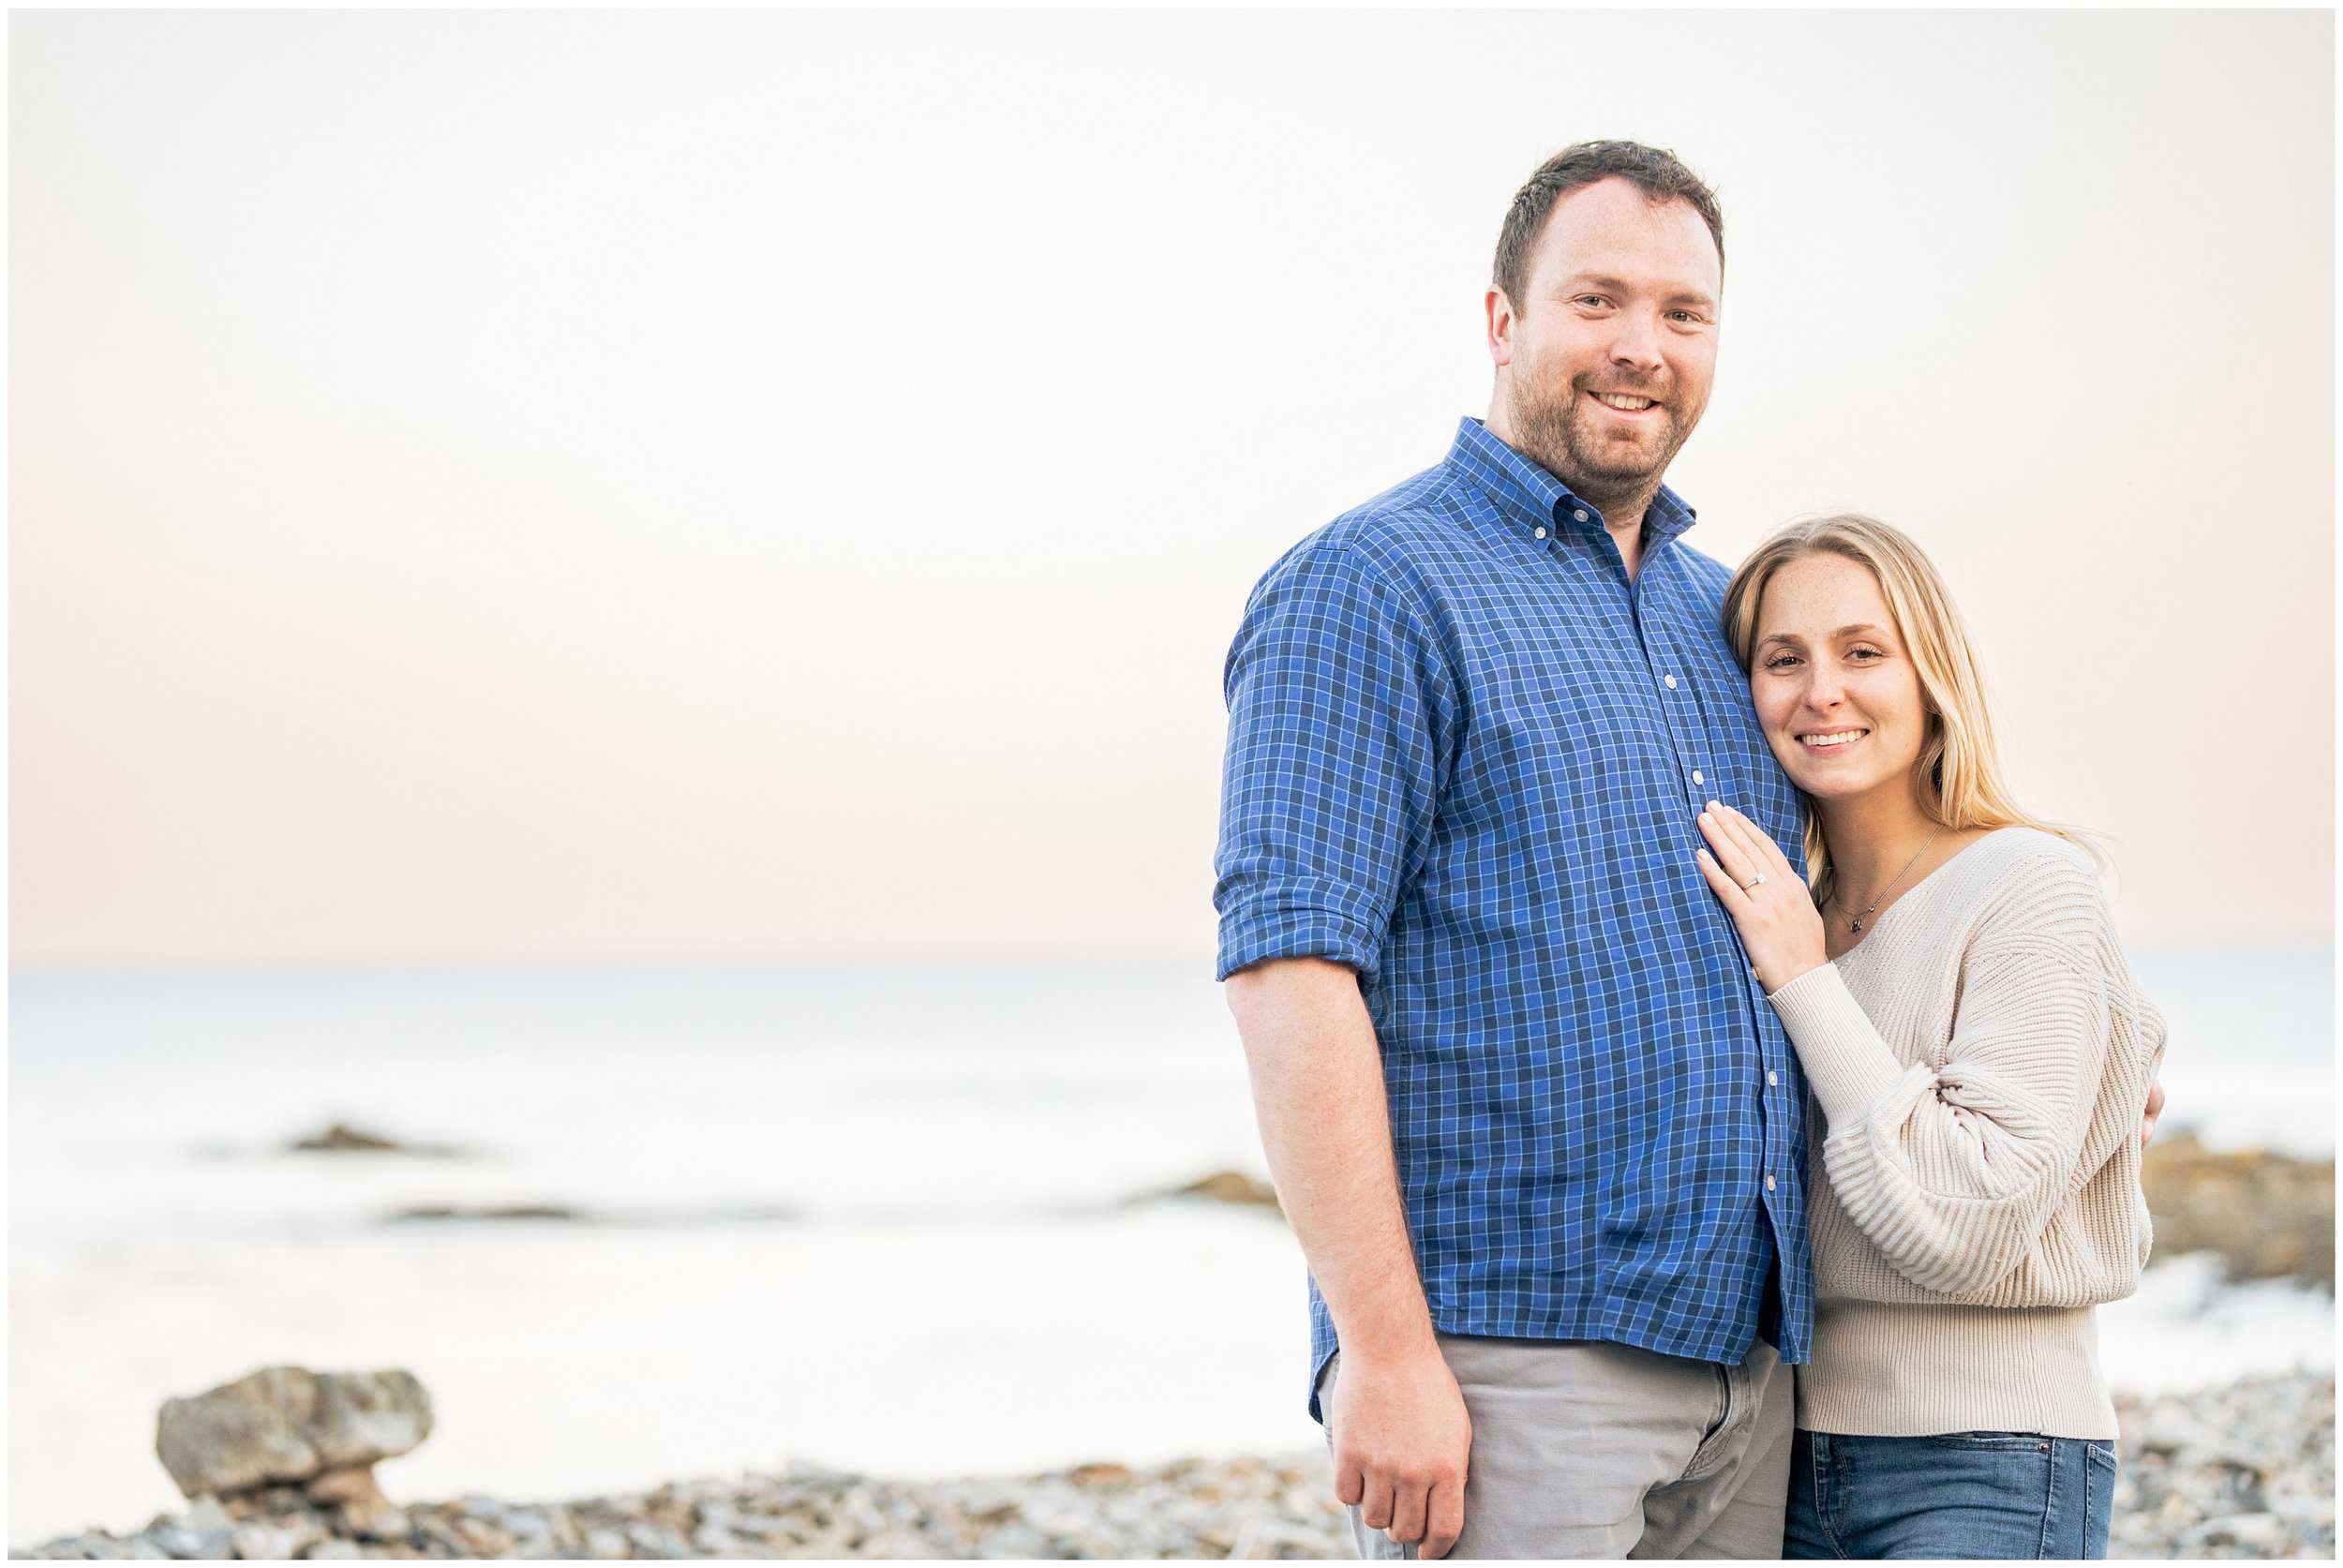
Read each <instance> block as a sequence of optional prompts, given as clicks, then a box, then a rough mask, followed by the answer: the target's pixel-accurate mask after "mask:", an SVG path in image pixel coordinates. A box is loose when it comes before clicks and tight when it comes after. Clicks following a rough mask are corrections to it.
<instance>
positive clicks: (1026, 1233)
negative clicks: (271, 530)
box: [7, 949, 2335, 1544]
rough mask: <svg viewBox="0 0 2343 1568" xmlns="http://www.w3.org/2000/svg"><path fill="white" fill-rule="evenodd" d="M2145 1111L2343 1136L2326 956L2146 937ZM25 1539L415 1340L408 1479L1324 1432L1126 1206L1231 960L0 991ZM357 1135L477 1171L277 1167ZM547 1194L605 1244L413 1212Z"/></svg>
mask: <svg viewBox="0 0 2343 1568" xmlns="http://www.w3.org/2000/svg"><path fill="white" fill-rule="evenodd" d="M2136 963H2137V966H2138V969H2139V972H2140V976H2141V979H2142V985H2143V986H2144V987H2145V988H2146V989H2147V990H2148V991H2149V993H2150V994H2151V995H2153V996H2155V997H2156V1000H2157V1001H2158V1003H2159V1004H2160V1005H2161V1006H2163V1008H2164V1009H2165V1011H2166V1012H2167V1014H2168V1015H2169V1016H2170V1017H2171V1023H2172V1046H2171V1055H2170V1058H2169V1063H2168V1066H2167V1068H2166V1071H2165V1083H2166V1085H2167V1089H2168V1092H2169V1094H2170V1096H2171V1110H2170V1111H2169V1113H2168V1116H2169V1118H2170V1120H2169V1121H2168V1126H2178V1125H2182V1124H2187V1125H2193V1126H2195V1127H2197V1128H2198V1129H2199V1130H2200V1131H2201V1133H2202V1134H2203V1135H2204V1136H2205V1137H2206V1138H2207V1139H2208V1141H2210V1142H2218V1143H2224V1144H2231V1145H2248V1144H2257V1143H2259V1144H2266V1145H2272V1146H2277V1147H2283V1148H2287V1149H2290V1150H2294V1151H2298V1152H2305V1153H2323V1152H2328V1151H2331V1150H2332V1148H2333V1143H2334V1127H2335V1121H2334V1068H2333V1015H2334V988H2333V969H2332V963H2331V958H2330V955H2329V954H2328V953H2327V952H2326V951H2325V950H2323V949H2321V950H2318V951H2295V952H2247V953H2218V952H2199V953H2171V954H2156V953H2143V954H2141V955H2138V956H2137V959H2136ZM9 1019H10V1063H9V1089H10V1094H9V1111H8V1116H9V1175H10V1178H11V1179H10V1184H9V1265H10V1268H9V1307H10V1323H11V1333H10V1336H9V1347H8V1354H9V1400H8V1405H9V1411H8V1421H9V1458H8V1474H7V1480H8V1501H9V1506H8V1513H7V1530H8V1540H9V1542H10V1543H11V1544H22V1543H25V1542H29V1541H32V1540H35V1539H38V1538H42V1537H45V1536H47V1535H50V1534H53V1533H58V1532H62V1531H68V1530H75V1529H81V1528H85V1527H88V1526H91V1525H100V1524H102V1525H106V1526H109V1527H112V1528H117V1529H120V1528H128V1527H132V1526H136V1525H138V1524H142V1523H143V1522H144V1521H145V1519H146V1518H147V1517H148V1516H149V1515H151V1514H152V1513H154V1512H156V1511H158V1510H162V1509H167V1508H171V1507H173V1506H176V1505H177V1502H178V1496H177V1493H176V1490H175V1488H173V1487H172V1485H171V1483H170V1481H169V1479H168V1477H167V1476H166V1475H165V1474H164V1472H163V1471H162V1469H161V1467H160V1465H159V1464H158V1463H157V1461H156V1459H155V1456H154V1449H153V1443H154V1420H155V1413H156V1411H157V1408H158V1406H159V1405H160V1403H161V1401H162V1399H163V1398H164V1397H165V1396H169V1395H172V1394H187V1393H192V1392H195V1391H198V1390H201V1389H202V1388H205V1387H209V1386H212V1385H214V1384H216V1383H218V1382H222V1381H229V1380H231V1379H233V1378H236V1377H239V1376H241V1375H243V1374H244V1373H246V1372H247V1371H250V1370H252V1369H254V1368H255V1367H258V1366H267V1365H272V1364H276V1363H283V1362H292V1363H299V1364H302V1365H306V1366H314V1367H359V1366H405V1367H408V1368H410V1370H412V1371H414V1372H415V1373H416V1374H417V1375H418V1376H419V1377H421V1378H422V1379H423V1381H424V1382H425V1385H426V1386H427V1387H428V1388H430V1390H431V1391H432V1394H433V1397H434V1401H435V1407H436V1410H437V1414H438V1426H437V1429H436V1430H435V1432H434V1433H433V1435H432V1437H431V1438H430V1439H429V1440H428V1441H426V1442H425V1443H424V1444H423V1446H422V1447H421V1448H419V1449H418V1450H417V1451H416V1452H415V1453H414V1454H413V1455H410V1456H405V1457H402V1458H399V1459H395V1460H392V1461H389V1462H387V1463H386V1464H385V1465H384V1466H383V1467H382V1469H381V1474H382V1478H383V1481H384V1485H385V1486H386V1487H387V1488H388V1489H389V1490H390V1491H391V1492H392V1494H393V1495H394V1496H395V1497H397V1496H402V1495H403V1496H413V1497H422V1496H435V1495H443V1494H454V1493H456V1492H460V1491H464V1490H483V1491H489V1492H494V1493H498V1494H500V1495H504V1496H509V1497H515V1498H528V1497H537V1498H554V1497H565V1496H576V1495H582V1494H585V1493H588V1492H590V1491H594V1490H606V1489H613V1488H619V1487H641V1486H652V1485H655V1484H657V1483H658V1482H660V1481H663V1480H666V1479H670V1478H673V1477H676V1476H680V1475H687V1474H725V1473H731V1472H734V1471H739V1470H743V1469H752V1468H754V1469H762V1468H767V1467H772V1466H778V1465H780V1464H782V1463H784V1462H786V1460H787V1459H789V1458H790V1457H792V1456H796V1457H802V1458H807V1459H812V1460H815V1461H818V1462H823V1463H828V1464H833V1465H843V1466H849V1467H858V1468H864V1469H868V1470H873V1471H884V1472H888V1473H897V1474H920V1473H931V1474H940V1473H949V1472H977V1471H1007V1470H1019V1469H1026V1468H1034V1467H1038V1466H1043V1465H1052V1464H1061V1463H1070V1462H1078V1461H1081V1460H1084V1459H1092V1458H1112V1459H1122V1460H1127V1461H1135V1462H1145V1461H1150V1460H1157V1459H1165V1458H1170V1457H1173V1456H1178V1455H1182V1454H1191V1453H1201V1454H1214V1453H1237V1452H1248V1451H1251V1452H1258V1451H1262V1450H1276V1449H1288V1448H1293V1447H1297V1446H1304V1445H1306V1444H1308V1443H1311V1442H1313V1441H1316V1428H1315V1427H1314V1426H1311V1425H1310V1424H1309V1423H1308V1421H1307V1418H1306V1415H1305V1414H1304V1412H1303V1406H1302V1378H1303V1376H1304V1369H1303V1357H1304V1347H1305V1343H1306V1330H1305V1325H1304V1322H1303V1319H1302V1300H1303V1297H1302V1290H1303V1271H1302V1263H1301V1260H1300V1255H1299V1252H1298V1249H1297V1248H1296V1247H1294V1245H1293V1242H1292V1240H1291V1236H1290V1235H1289V1234H1288V1233H1287V1232H1286V1231H1285V1230H1284V1228H1283V1227H1282V1226H1281V1225H1280V1224H1278V1223H1277V1222H1276V1220H1275V1219H1274V1217H1269V1216H1266V1215H1262V1214H1260V1213H1256V1212H1251V1211H1245V1210H1235V1209H1225V1208H1220V1207H1216V1206H1210V1205H1206V1206H1201V1207H1199V1206H1188V1205H1177V1204H1164V1203H1150V1202H1133V1200H1135V1199H1142V1198H1144V1197H1145V1196H1146V1195H1148V1194H1151V1193H1157V1192H1160V1191H1162V1190H1163V1189H1165V1188H1168V1187H1174V1186H1176V1185H1178V1184H1180V1183H1182V1182H1185V1181H1186V1180H1188V1179H1190V1178H1192V1177H1194V1176H1197V1175H1200V1174H1202V1173H1204V1172H1209V1171H1212V1170H1216V1169H1220V1168H1224V1167H1236V1168H1240V1169H1245V1170H1249V1171H1254V1172H1259V1171H1260V1170H1261V1156H1260V1149H1259V1143H1258V1139H1257V1135H1256V1133H1255V1129H1254V1125H1253V1120H1252V1110H1251V1103H1250V1099H1249V1097H1248V1094H1247V1089H1246V1074H1245V1067H1244V1061H1243V1057H1242V1053H1241V1052H1240V1050H1239V1049H1238V1047H1237V1044H1236V1040H1235V1034H1234V1030H1233V1028H1232V1026H1231V1023H1230V1021H1229V1018H1228V1015H1227V1012H1226V1010H1225V1009H1224V1008H1223V1007H1222V1004H1221V1001H1220V996H1219V993H1218V989H1217V987H1216V986H1215V985H1213V984H1212V982H1211V980H1210V978H1209V977H1208V970H1207V965H1206V964H1205V963H1204V962H1203V961H1202V960H1201V959H1200V960H1199V961H1198V962H1197V963H1195V964H1194V965H1192V966H1187V967H1179V968H1173V967H1140V966H1123V967H1115V966H1109V965H1099V966H1092V967H1085V968H1058V969H1010V968H986V969H940V968H930V969H921V970H905V969H879V968H839V969H824V970H815V969H755V970H752V969H551V968H548V969H531V970H441V971H393V970H372V971H358V970H352V971H320V970H310V971H297V972H272V971H145V972H95V971H42V972H32V973H26V974H21V975H17V976H15V977H13V978H12V983H11V995H10V1005H9ZM333 1121H346V1122H350V1123H352V1124H354V1125H357V1126H359V1127H364V1128H366V1129H368V1130H374V1131H379V1132H382V1133H386V1134H389V1135H391V1136H394V1137H396V1138H399V1139H402V1140H407V1141H413V1142H434V1143H446V1144H453V1145H456V1146H457V1147H459V1148H461V1149H462V1150H464V1151H466V1153H465V1154H464V1155H463V1156H462V1157H455V1158H447V1159H425V1158H417V1157H399V1156H388V1155H336V1156H295V1155H291V1154H287V1153H285V1152H283V1151H284V1147H285V1145H286V1144H288V1143H289V1142H291V1140H293V1139H294V1138H297V1137H299V1136H302V1135H304V1134H306V1133H310V1132H314V1131H317V1130H320V1129H321V1128H322V1127H324V1126H326V1125H327V1124H328V1123H330V1122H333ZM518 1202H545V1203H557V1204H560V1205H563V1206H566V1207H569V1208H573V1209H575V1210H578V1211H582V1212H583V1213H585V1214H586V1215H587V1216H589V1220H588V1221H587V1222H582V1223H581V1222H564V1221H558V1220H542V1221H499V1222H493V1223H446V1222H425V1223H415V1222H408V1223H389V1222H388V1221H387V1217H389V1216H391V1215H393V1214H395V1212H397V1211H399V1210H401V1209H405V1208H409V1207H416V1206H425V1205H448V1204H455V1205H485V1204H497V1203H518ZM2102 1337H2103V1341H2104V1343H2105V1346H2106V1353H2107V1356H2108V1365H2109V1367H2110V1373H2111V1377H2112V1378H2114V1379H2115V1381H2117V1382H2118V1383H2119V1385H2124V1386H2132V1387H2138V1388H2148V1387H2158V1386H2172V1385H2175V1384H2176V1383H2181V1384H2185V1383H2186V1382H2187V1381H2192V1380H2193V1381H2211V1380H2215V1379H2219V1378H2225V1377H2231V1376H2234V1375H2236V1374H2237V1373H2238V1372H2240V1371H2243V1370H2246V1369H2249V1368H2253V1367H2259V1366H2286V1365H2292V1364H2296V1363H2300V1362H2305V1361H2307V1362H2313V1363H2318V1364H2323V1365H2330V1366H2331V1365H2332V1354H2333V1307H2332V1302H2331V1299H2330V1298H2328V1297H2327V1296H2325V1295H2324V1294H2323V1293H2319V1294H2316V1295H2315V1296H2312V1295H2305V1294H2303V1293H2302V1292H2291V1291H2287V1290H2284V1289H2279V1290H2275V1291H2273V1290H2268V1289H2263V1290H2259V1291H2247V1292H2240V1291H2238V1290H2236V1289H2234V1288H2224V1287H2222V1286H2220V1285H2219V1284H2218V1282H2217V1277H2216V1276H2212V1275H2207V1274H2206V1273H2205V1272H2204V1271H2202V1270H2201V1269H2199V1270H2195V1271H2194V1272H2191V1270H2189V1269H2186V1268H2180V1269H2173V1270H2171V1271H2166V1272H2162V1273H2161V1274H2160V1277H2152V1280H2151V1285H2150V1288H2149V1289H2148V1290H2145V1291H2143V1292H2142V1295H2141V1296H2140V1297H2139V1298H2137V1299H2135V1300H2134V1301H2131V1302H2126V1303H2122V1304H2119V1305H2118V1306H2117V1307H2112V1308H2110V1309H2108V1311H2107V1313H2106V1314H2105V1318H2104V1321H2103V1324H2102Z"/></svg>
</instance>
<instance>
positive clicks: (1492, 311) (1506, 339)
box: [1481, 284, 1514, 369]
mask: <svg viewBox="0 0 2343 1568" xmlns="http://www.w3.org/2000/svg"><path fill="white" fill-rule="evenodd" d="M1481 304H1482V307H1483V308H1484V309H1485V311H1487V313H1488V327H1489V361H1490V363H1492V364H1494V365H1495V366H1498V367H1499V368H1500V369H1502V368H1503V367H1504V366H1508V365H1511V364H1512V363H1513V362H1514V302H1513V301H1511V300H1509V299H1507V298H1506V297H1505V291H1504V290H1502V289H1500V288H1498V287H1497V286H1496V285H1495V284H1491V285H1490V286H1489V291H1488V293H1487V294H1486V296H1485V297H1484V298H1483V300H1482V302H1481Z"/></svg>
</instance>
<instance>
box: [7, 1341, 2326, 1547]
mask: <svg viewBox="0 0 2343 1568" xmlns="http://www.w3.org/2000/svg"><path fill="white" fill-rule="evenodd" d="M2116 1409H2117V1412H2118V1414H2119V1416H2120V1417H2121V1420H2122V1426H2123V1431H2124V1433H2125V1437H2124V1440H2123V1441H2122V1443H2121V1445H2120V1446H2121V1449H2122V1452H2123V1456H2124V1464H2123V1470H2122V1471H2121V1473H2120V1475H2119V1476H2118V1478H2117V1481H2116V1490H2115V1511H2114V1519H2113V1522H2112V1531H2111V1539H2110V1542H2109V1552H2108V1555H2109V1556H2110V1557H2113V1558H2171V1557H2191V1558H2218V1559H2244V1558H2256V1559H2272V1558H2322V1559H2327V1560H2330V1561H2332V1560H2333V1559H2334V1557H2335V1555H2336V1531H2335V1523H2336V1506H2335V1378H2334V1376H2333V1374H2332V1373H2327V1372H2318V1373H2296V1374H2292V1375H2291V1376H2281V1377H2265V1378H2255V1379H2250V1380H2247V1381H2241V1382H2239V1383H2236V1384H2234V1385H2232V1386H2230V1387H2227V1388H2219V1389H2206V1390H2202V1391H2200V1392H2198V1393H2194V1394H2186V1395H2167V1396H2159V1397H2156V1398H2154V1399H2145V1400H2143V1399H2139V1398H2134V1397H2128V1396H2121V1395H2119V1396H2117V1397H2116ZM263 1511H264V1513H263ZM400 1513H401V1514H403V1516H405V1533H404V1534H403V1535H402V1536H400V1537H398V1538H395V1539H391V1540H381V1541H378V1540H369V1539H362V1538H358V1537H356V1536H355V1535H353V1534H352V1533H351V1532H350V1531H348V1529H347V1527H346V1526H345V1525H344V1523H343V1521H342V1519H341V1516H340V1515H339V1513H338V1512H337V1511H336V1510H334V1509H332V1508H330V1507H317V1506H313V1505H309V1504H306V1503H305V1502H303V1501H300V1500H299V1495H298V1493H297V1492H293V1491H291V1490H287V1489H277V1490H275V1491H272V1492H270V1493H267V1494H263V1495H261V1496H260V1497H256V1498H251V1499H231V1500H230V1506H229V1507H228V1508H225V1509H223V1508H222V1507H221V1505H220V1503H219V1502H218V1501H216V1500H214V1499H211V1498H209V1497H204V1498H201V1499H199V1500H198V1501H196V1502H195V1503H194V1504H192V1505H190V1507H189V1508H188V1509H187V1512H185V1513H182V1514H180V1515H177V1516H169V1515H162V1516H157V1517H156V1519H155V1520H154V1522H153V1523H152V1524H150V1525H149V1526H148V1527H147V1528H146V1529H145V1530H144V1531H139V1532H137V1533H135V1534H132V1535H128V1536H123V1537H114V1536H110V1535H108V1534H106V1533H105V1532H103V1531H87V1532H84V1533H82V1534H81V1535H74V1536H64V1537H60V1538H59V1539H57V1540H54V1541H51V1542H49V1543H47V1544H46V1545H44V1546H38V1547H36V1548H34V1549H33V1550H32V1551H30V1552H29V1553H19V1554H15V1555H22V1556H32V1557H42V1558H85V1559H88V1558H99V1559H108V1560H127V1559H133V1558H150V1559H152V1558H163V1557H168V1556H172V1555H174V1548H177V1549H178V1550H177V1555H194V1554H189V1553H187V1552H186V1548H187V1547H188V1546H191V1545H201V1546H205V1547H207V1548H216V1549H207V1550H206V1551H204V1552H203V1553H201V1555H202V1556H204V1557H211V1558H230V1557H233V1558H241V1559H246V1560H263V1559H264V1560H269V1561H288V1560H295V1559H312V1560H314V1559H320V1558H358V1557H368V1558H419V1557H421V1558H440V1559H450V1558H487V1557H500V1558H514V1559H532V1560H541V1561H542V1560H546V1559H561V1558H567V1559H578V1558H585V1559H590V1560H599V1561H613V1560H618V1559H624V1558H632V1559H657V1560H664V1561H678V1560H682V1559H687V1558H691V1559H698V1558H711V1557H749V1558H875V1557H900V1558H928V1559H942V1558H959V1559H969V1558H975V1559H979V1560H985V1561H1008V1560H1016V1559H1034V1558H1038V1559H1055V1560H1065V1559H1077V1558H1087V1559H1100V1558H1139V1559H1151V1558H1154V1559H1160V1558H1237V1559H1246V1560H1286V1561H1294V1560H1302V1559H1320V1558H1336V1559H1350V1558H1351V1557H1352V1555H1353V1552H1352V1547H1351V1532H1350V1527H1349V1525H1348V1524H1347V1522H1346V1521H1345V1518H1344V1515H1343V1511H1342V1508H1341V1505H1340V1504H1338V1503H1336V1501H1335V1499H1334V1490H1333V1485H1332V1480H1331V1477H1330V1475H1329V1473H1328V1470H1327V1461H1326V1454H1325V1450H1324V1449H1323V1448H1322V1447H1321V1448H1312V1449H1308V1450H1305V1451H1302V1452H1299V1453H1295V1454H1291V1455H1285V1456H1276V1457H1265V1458H1262V1457H1248V1458H1236V1459H1184V1460H1180V1461H1177V1462H1175V1463H1173V1464H1169V1465H1163V1466H1159V1467H1157V1468H1155V1469H1142V1468H1136V1467H1127V1466H1123V1465H1115V1464H1091V1465H1079V1466H1076V1467H1074V1468H1072V1469H1070V1470H1065V1471H1052V1472H1050V1473H1048V1474H1042V1475H1030V1476H1023V1477H1019V1478H1003V1477H999V1476H992V1477H977V1478H971V1479H966V1480H954V1481H936V1482H892V1481H882V1480H877V1479H874V1478H872V1477H868V1476H863V1475H858V1474H852V1473H847V1472H843V1471H830V1470H825V1469H823V1468H821V1467H820V1466H816V1465H810V1464H792V1465H790V1466H789V1467H788V1468H787V1469H786V1470H785V1471H783V1472H782V1473H781V1474H778V1475H759V1474H748V1475H742V1476H739V1477H737V1478H732V1479H724V1480H717V1479H701V1480H693V1481H679V1482H671V1483H669V1484H667V1485H665V1486H659V1487H657V1488H655V1489H653V1490H651V1491H649V1492H648V1493H642V1494H637V1495H629V1496H620V1497H596V1498H585V1499H578V1500H574V1501H567V1502H554V1503H528V1502H510V1501H504V1500H501V1499H499V1498H494V1497H489V1496H486V1495H485V1494H482V1493H477V1492H473V1493H466V1494H465V1495H463V1496H462V1497H459V1498H457V1499H455V1501H449V1502H436V1503H434V1502H410V1503H407V1504H406V1505H404V1507H403V1508H402V1509H401V1510H400Z"/></svg>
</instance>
